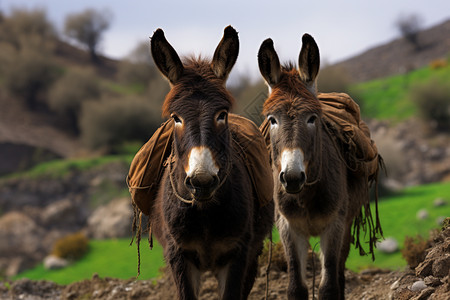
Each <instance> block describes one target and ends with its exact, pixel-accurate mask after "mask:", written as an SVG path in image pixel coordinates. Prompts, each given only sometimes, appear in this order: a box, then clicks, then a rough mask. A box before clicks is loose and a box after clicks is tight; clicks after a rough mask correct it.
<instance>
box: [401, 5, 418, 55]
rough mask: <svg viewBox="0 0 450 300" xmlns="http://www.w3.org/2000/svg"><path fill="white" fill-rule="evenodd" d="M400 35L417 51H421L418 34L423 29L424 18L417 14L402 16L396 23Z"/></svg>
mask: <svg viewBox="0 0 450 300" xmlns="http://www.w3.org/2000/svg"><path fill="white" fill-rule="evenodd" d="M395 25H396V27H397V29H398V30H399V31H400V34H401V35H402V36H403V37H404V38H405V39H406V40H407V41H408V42H410V43H411V44H412V45H413V46H414V48H415V49H416V50H420V43H419V39H418V34H419V32H420V30H421V28H422V18H421V17H420V16H418V15H417V14H410V15H402V16H400V17H399V18H398V19H397V21H396V23H395Z"/></svg>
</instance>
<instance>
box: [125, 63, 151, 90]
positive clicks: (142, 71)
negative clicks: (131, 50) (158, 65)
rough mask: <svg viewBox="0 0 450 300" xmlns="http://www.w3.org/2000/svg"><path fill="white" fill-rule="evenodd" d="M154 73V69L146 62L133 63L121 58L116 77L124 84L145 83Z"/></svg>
mask: <svg viewBox="0 0 450 300" xmlns="http://www.w3.org/2000/svg"><path fill="white" fill-rule="evenodd" d="M155 74H156V70H155V69H154V68H152V67H151V66H149V65H148V64H139V63H134V62H132V61H129V60H122V61H121V62H120V63H119V70H118V78H119V80H120V81H121V82H123V83H126V84H142V85H147V84H148V82H149V81H150V79H151V78H152V77H153V76H154V75H155Z"/></svg>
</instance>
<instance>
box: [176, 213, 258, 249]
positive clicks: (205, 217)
mask: <svg viewBox="0 0 450 300" xmlns="http://www.w3.org/2000/svg"><path fill="white" fill-rule="evenodd" d="M250 220H252V218H251V217H250V215H249V212H248V211H247V210H246V209H240V210H237V211H236V210H230V209H228V208H227V207H218V208H215V209H210V210H198V209H195V208H189V209H185V210H183V209H180V210H178V212H177V213H175V214H172V215H168V216H167V221H168V222H167V224H168V226H169V231H170V235H171V237H172V238H173V240H174V241H175V242H176V243H177V244H178V245H179V246H180V247H181V248H183V249H187V250H196V251H198V252H202V251H203V250H200V249H206V250H205V251H209V250H210V249H209V248H211V249H213V250H214V251H219V252H224V251H225V252H226V251H228V250H229V248H230V247H235V244H236V242H237V241H239V240H241V239H242V238H243V236H244V235H245V233H246V232H248V231H249V230H250V225H251V221H250Z"/></svg>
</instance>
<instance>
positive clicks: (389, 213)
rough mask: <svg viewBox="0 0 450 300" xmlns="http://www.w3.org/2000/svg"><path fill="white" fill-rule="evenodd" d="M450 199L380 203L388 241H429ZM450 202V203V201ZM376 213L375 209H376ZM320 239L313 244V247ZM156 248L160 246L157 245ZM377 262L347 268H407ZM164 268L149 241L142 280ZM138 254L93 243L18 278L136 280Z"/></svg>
mask: <svg viewBox="0 0 450 300" xmlns="http://www.w3.org/2000/svg"><path fill="white" fill-rule="evenodd" d="M449 195H450V183H436V184H430V185H424V186H417V187H412V188H409V189H407V190H405V191H404V192H403V193H401V194H399V195H397V196H393V197H389V198H385V199H382V200H381V201H380V203H379V212H380V219H381V222H382V226H383V231H384V236H385V237H394V238H395V239H397V241H398V242H399V245H400V246H401V247H402V245H403V241H404V238H405V236H412V237H415V236H416V235H417V234H420V235H422V236H424V237H428V233H429V231H430V230H431V229H435V228H438V225H437V224H436V219H437V218H438V217H440V216H450V205H447V206H443V207H434V206H433V200H434V199H436V198H438V197H443V198H445V197H448V196H449ZM447 201H450V199H447ZM420 209H426V210H427V211H428V213H429V217H428V219H426V220H417V218H416V213H417V212H418V211H419V210H420ZM373 211H374V209H373ZM278 240H279V238H278V235H277V234H275V235H274V242H276V241H278ZM316 241H317V239H314V240H312V241H311V245H314V244H315V243H316ZM155 244H156V243H155ZM375 255H376V260H375V262H372V260H371V258H370V257H369V256H363V257H361V256H359V254H358V252H357V251H355V250H353V249H352V252H351V253H350V256H349V259H348V260H347V268H349V269H351V270H354V271H358V270H361V269H365V268H367V267H379V268H389V269H399V268H402V267H404V266H406V262H405V261H404V260H403V258H402V256H401V253H400V252H397V253H394V254H382V253H380V252H379V251H377V250H376V254H375ZM163 265H164V262H163V256H162V249H161V247H160V246H159V245H157V244H156V245H155V247H154V248H153V250H152V251H150V250H149V249H148V244H147V241H146V240H145V239H143V241H142V242H141V272H142V273H141V276H140V277H139V278H140V279H149V278H154V277H157V276H158V274H159V269H160V268H161V267H162V266H163ZM136 271H137V254H136V248H135V247H134V246H133V247H130V246H129V240H127V239H116V240H104V241H91V242H90V251H89V253H88V254H87V255H86V256H85V257H84V258H83V259H82V260H80V261H79V262H76V263H74V264H73V265H72V266H70V267H68V268H66V269H62V270H54V271H48V270H45V269H44V267H43V266H42V265H39V266H37V267H36V268H34V269H32V270H29V271H26V272H24V273H22V274H20V275H19V276H17V277H16V278H23V277H26V278H30V279H48V280H53V281H55V282H57V283H61V284H67V283H70V282H73V281H78V280H82V279H86V278H90V277H92V274H94V273H98V274H99V276H101V277H104V276H109V277H116V278H123V279H126V278H130V277H133V276H136Z"/></svg>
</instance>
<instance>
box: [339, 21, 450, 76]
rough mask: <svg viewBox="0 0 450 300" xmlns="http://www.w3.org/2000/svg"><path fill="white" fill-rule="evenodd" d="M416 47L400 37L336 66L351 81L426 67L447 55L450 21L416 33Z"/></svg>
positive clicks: (449, 51)
mask: <svg viewBox="0 0 450 300" xmlns="http://www.w3.org/2000/svg"><path fill="white" fill-rule="evenodd" d="M418 40H419V43H420V44H421V49H420V50H415V49H414V47H413V46H412V45H411V44H410V43H409V42H408V41H406V40H405V39H404V38H398V39H395V40H393V41H391V42H389V43H387V44H384V45H380V46H378V47H374V48H372V49H369V50H367V51H366V52H364V53H362V54H360V55H357V56H355V57H352V58H349V59H347V60H345V61H342V62H339V63H337V64H336V66H339V67H342V68H343V69H345V70H346V72H347V73H348V75H349V76H350V77H351V79H352V80H354V81H357V82H364V81H368V80H372V79H375V78H381V77H385V76H390V75H395V74H404V73H407V72H409V71H411V70H415V69H417V68H420V67H423V66H426V65H427V64H429V63H430V62H431V61H433V60H436V59H443V58H447V57H448V55H449V54H450V20H447V21H445V22H444V23H442V24H439V25H436V26H434V27H432V28H428V29H425V30H422V31H421V32H419V34H418Z"/></svg>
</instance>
